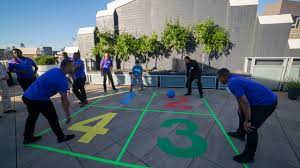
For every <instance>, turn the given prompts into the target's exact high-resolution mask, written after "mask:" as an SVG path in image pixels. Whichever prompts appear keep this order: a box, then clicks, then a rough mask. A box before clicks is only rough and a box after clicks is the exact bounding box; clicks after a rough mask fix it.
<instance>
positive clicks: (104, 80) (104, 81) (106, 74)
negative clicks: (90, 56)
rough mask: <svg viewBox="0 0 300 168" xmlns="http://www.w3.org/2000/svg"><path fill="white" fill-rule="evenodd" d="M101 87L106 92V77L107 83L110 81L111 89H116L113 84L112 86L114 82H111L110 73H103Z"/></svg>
mask: <svg viewBox="0 0 300 168" xmlns="http://www.w3.org/2000/svg"><path fill="white" fill-rule="evenodd" d="M103 77H104V78H103V87H104V91H106V81H107V77H108V79H109V81H110V83H111V85H112V88H113V89H116V87H115V84H114V80H113V78H112V75H111V71H108V72H105V71H103Z"/></svg>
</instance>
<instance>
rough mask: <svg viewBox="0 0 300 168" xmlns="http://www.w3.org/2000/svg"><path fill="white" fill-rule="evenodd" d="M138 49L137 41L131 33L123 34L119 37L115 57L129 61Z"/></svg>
mask: <svg viewBox="0 0 300 168" xmlns="http://www.w3.org/2000/svg"><path fill="white" fill-rule="evenodd" d="M136 47H137V41H136V39H135V38H134V37H133V36H132V35H131V34H129V33H122V34H120V35H119V36H118V37H117V40H116V45H115V47H114V48H115V56H116V57H117V58H118V59H121V60H123V61H127V60H128V59H129V56H130V55H133V54H135V52H136Z"/></svg>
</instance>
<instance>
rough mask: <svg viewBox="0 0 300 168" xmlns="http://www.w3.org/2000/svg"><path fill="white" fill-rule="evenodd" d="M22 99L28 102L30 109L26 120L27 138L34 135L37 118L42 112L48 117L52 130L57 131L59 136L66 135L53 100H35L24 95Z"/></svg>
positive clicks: (25, 134)
mask: <svg viewBox="0 0 300 168" xmlns="http://www.w3.org/2000/svg"><path fill="white" fill-rule="evenodd" d="M22 99H23V102H24V103H25V104H26V106H27V110H28V117H27V120H26V124H25V132H24V138H25V139H30V138H31V137H33V133H34V128H35V124H36V121H37V119H38V118H39V114H40V113H42V114H43V116H45V117H46V119H47V120H48V122H49V124H50V127H51V129H52V131H53V132H54V133H55V135H56V136H57V138H62V137H64V133H63V132H62V130H61V128H60V125H59V122H58V116H57V114H56V110H55V108H54V105H53V103H52V102H51V100H48V101H33V100H29V99H27V98H25V97H23V98H22Z"/></svg>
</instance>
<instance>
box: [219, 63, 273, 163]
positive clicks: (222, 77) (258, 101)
mask: <svg viewBox="0 0 300 168" xmlns="http://www.w3.org/2000/svg"><path fill="white" fill-rule="evenodd" d="M218 79H219V81H220V82H221V83H222V84H224V85H225V84H227V86H228V88H229V90H230V92H231V93H232V94H233V95H234V96H235V97H236V100H237V103H238V116H239V128H238V130H237V131H236V132H228V135H229V136H231V137H234V138H237V139H239V140H242V141H244V140H245V135H247V142H246V146H245V149H244V151H243V153H241V154H239V155H236V156H234V158H233V159H234V160H235V161H237V162H239V163H247V162H253V161H254V156H255V152H256V148H257V144H258V133H257V131H258V129H259V128H260V127H261V126H262V124H263V123H264V122H265V121H266V119H267V118H268V117H269V116H271V114H272V113H273V112H274V111H275V109H276V106H277V95H276V94H274V93H273V92H272V91H271V90H270V89H268V88H267V87H265V86H263V85H262V84H260V83H257V82H255V81H253V80H250V79H247V78H245V77H242V76H239V75H233V74H231V73H230V72H229V70H228V69H225V68H223V69H220V70H219V71H218Z"/></svg>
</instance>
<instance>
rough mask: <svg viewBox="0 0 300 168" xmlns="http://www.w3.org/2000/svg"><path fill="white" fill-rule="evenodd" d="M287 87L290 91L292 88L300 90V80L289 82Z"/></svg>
mask: <svg viewBox="0 0 300 168" xmlns="http://www.w3.org/2000/svg"><path fill="white" fill-rule="evenodd" d="M285 86H286V87H287V88H288V89H292V88H298V89H300V80H289V81H287V82H286V83H285Z"/></svg>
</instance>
